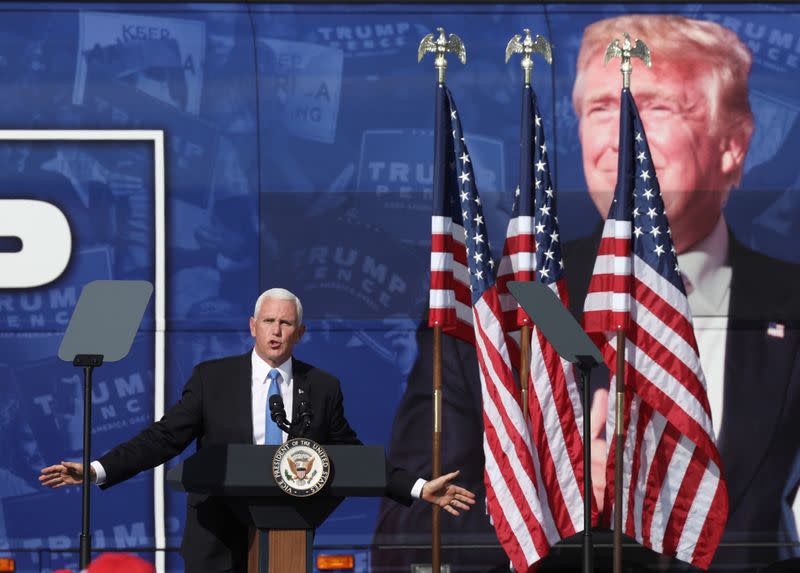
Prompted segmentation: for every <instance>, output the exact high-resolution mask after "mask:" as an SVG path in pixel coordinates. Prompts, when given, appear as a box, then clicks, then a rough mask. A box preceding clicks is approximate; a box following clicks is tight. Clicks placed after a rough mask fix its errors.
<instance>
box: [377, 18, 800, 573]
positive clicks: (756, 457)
mask: <svg viewBox="0 0 800 573" xmlns="http://www.w3.org/2000/svg"><path fill="white" fill-rule="evenodd" d="M622 32H628V33H629V34H630V35H631V37H632V38H637V37H638V38H642V39H644V40H645V41H646V43H647V45H648V46H649V48H650V50H651V53H652V54H653V58H652V62H653V67H652V69H647V68H646V67H645V66H644V65H641V62H639V61H638V60H635V61H634V64H633V65H634V72H633V76H632V81H631V92H632V93H633V95H634V97H635V98H636V102H637V105H638V107H639V110H640V113H641V116H642V119H643V122H644V125H645V129H646V132H647V137H648V142H649V144H650V150H651V153H652V154H653V161H654V163H655V167H656V172H657V175H658V179H659V182H660V185H661V190H662V194H663V197H664V203H665V205H666V211H667V215H668V217H669V220H670V225H671V233H672V240H673V242H674V244H675V248H676V249H677V251H678V261H679V265H680V268H681V271H682V274H683V277H684V282H685V285H686V290H687V293H688V296H689V305H690V307H691V310H692V315H693V317H694V327H695V333H696V335H697V341H698V345H699V350H700V359H701V363H702V366H703V370H704V372H705V376H706V380H707V382H708V394H709V401H710V404H711V410H712V417H713V421H714V429H715V432H716V435H717V439H718V446H719V449H720V453H721V456H722V461H723V464H724V471H725V476H726V478H727V484H728V495H729V502H730V512H729V519H728V526H727V528H726V534H725V537H724V538H723V542H725V541H741V542H744V541H746V542H756V543H761V542H767V543H772V544H774V545H772V546H769V545H762V546H760V547H756V546H750V547H738V548H726V549H725V550H724V551H720V552H718V554H717V559H718V562H722V561H725V562H734V561H735V562H738V563H740V564H743V563H769V562H771V561H774V560H775V559H777V558H778V557H779V556H780V553H779V548H778V546H777V542H780V541H786V540H794V541H796V540H797V530H796V525H795V523H794V519H793V516H792V511H791V505H792V502H793V500H794V498H795V495H796V492H797V479H798V476H796V475H794V476H792V465H793V464H796V463H797V462H796V460H797V457H798V453H799V452H800V448H799V447H798V446H800V353H799V352H798V351H800V336H798V334H797V332H796V326H797V324H798V318H800V298H798V297H797V296H795V292H796V290H797V288H798V286H800V269H799V268H798V267H797V266H795V265H791V264H789V263H786V262H783V261H779V260H776V259H772V258H769V257H766V256H764V255H761V254H759V253H756V252H754V251H752V250H750V249H748V248H747V247H746V246H745V245H743V244H742V243H740V242H739V241H737V240H736V238H735V237H734V236H733V234H732V232H731V230H730V228H729V227H728V225H727V224H726V221H725V216H724V211H723V209H724V207H725V205H726V202H727V199H728V194H729V193H730V191H731V188H732V187H733V186H735V185H736V184H738V182H739V180H740V178H741V176H742V169H743V165H744V159H745V156H746V153H747V150H748V146H749V143H750V137H751V134H752V132H753V116H752V113H751V110H750V104H749V100H748V76H749V72H750V66H751V60H752V58H751V54H750V52H749V50H748V49H747V47H746V46H745V45H744V44H743V43H742V41H741V40H740V39H739V37H738V36H737V35H736V34H735V33H733V32H732V31H731V30H729V29H726V28H724V27H722V26H720V25H718V24H715V23H712V22H707V21H700V20H694V19H690V18H685V17H682V16H674V15H626V16H620V17H615V18H610V19H607V20H602V21H598V22H596V23H593V24H591V25H590V26H588V27H587V28H586V30H585V32H584V36H583V40H582V43H581V47H580V52H579V55H578V60H577V71H576V76H575V83H574V89H573V106H574V108H575V112H576V115H577V117H578V120H579V136H580V141H581V145H582V152H583V168H584V175H585V178H586V184H587V188H588V191H589V194H590V196H591V198H592V200H593V202H594V204H595V206H596V207H597V210H598V213H599V214H600V216H601V217H605V216H606V214H607V213H608V210H609V206H610V203H611V200H612V198H613V191H614V187H615V183H616V174H617V144H618V126H619V97H620V96H619V93H620V85H621V82H620V73H619V69H618V67H617V66H613V65H608V66H603V54H604V52H605V49H606V47H607V46H608V43H609V41H610V39H612V38H617V37H620V36H621V35H622ZM562 224H563V221H562ZM562 228H563V227H562ZM601 230H602V226H601V225H600V226H598V227H597V229H596V230H595V232H594V233H593V234H591V235H590V236H588V237H585V238H583V239H579V240H576V241H572V242H569V243H566V244H565V245H564V250H563V257H564V264H565V269H566V273H567V283H568V286H569V296H570V306H571V310H572V312H573V314H574V315H575V317H576V318H577V319H580V317H581V315H582V309H583V301H584V298H585V296H586V292H587V289H588V285H589V280H590V277H591V273H592V268H593V264H594V259H595V256H596V254H597V248H598V245H599V241H600V233H601ZM425 324H427V321H425ZM431 339H432V333H431V331H430V330H429V329H427V327H423V328H421V329H420V330H419V332H418V345H419V346H418V347H419V357H418V360H417V363H416V364H415V366H414V368H413V369H412V372H411V375H410V376H409V381H408V388H407V391H406V394H405V396H404V398H403V401H402V403H401V405H400V406H399V408H398V413H397V417H396V419H395V421H394V429H393V439H392V444H391V453H390V456H391V459H392V461H393V462H394V463H403V464H404V465H406V466H407V467H413V468H415V469H416V470H417V471H424V470H425V468H426V467H427V463H428V462H427V461H428V460H429V459H430V458H429V456H430V445H429V444H427V442H429V441H430V440H429V438H428V436H427V430H428V427H427V426H426V424H425V421H426V420H428V419H430V416H431V413H430V375H431V374H430V373H431V371H432V354H431V348H432V345H431ZM443 384H444V390H443V395H444V396H445V404H444V412H443V414H442V418H443V424H444V430H443V432H444V443H445V444H446V445H447V449H446V453H445V454H444V456H445V457H444V462H443V463H447V464H448V465H450V466H452V467H460V468H462V469H463V473H462V479H463V480H464V483H465V486H466V487H469V488H471V489H473V491H475V492H476V493H477V495H478V497H479V499H480V498H482V497H483V495H484V491H485V490H484V488H483V485H482V479H483V456H482V452H481V449H480V444H481V432H482V428H481V422H480V421H481V403H480V384H479V380H478V367H477V363H476V359H475V352H474V349H473V348H472V347H470V346H469V345H467V344H465V343H463V342H461V341H458V340H456V339H455V338H453V337H449V336H445V337H443ZM593 386H595V387H598V386H599V387H601V389H599V390H597V391H596V392H595V397H594V400H593V402H594V403H593V406H592V409H591V414H592V417H593V418H592V426H593V428H594V431H593V435H592V455H593V467H592V478H593V480H594V487H595V496H596V498H597V499H598V500H599V501H602V491H603V488H604V487H605V465H606V455H607V454H606V451H607V446H606V441H605V438H604V436H603V435H602V431H603V429H604V427H605V407H606V402H607V394H608V391H607V390H606V389H605V388H607V386H608V371H607V370H605V369H596V372H595V374H594V376H593ZM415 429H416V430H417V433H416V434H414V431H415ZM448 435H449V436H450V438H449V439H448ZM423 513H425V515H422V514H423ZM429 521H430V519H429V517H428V515H427V512H424V511H423V510H421V509H420V508H416V509H414V510H412V511H410V512H407V513H400V512H398V511H396V510H395V509H394V508H392V507H390V506H389V505H388V504H385V503H384V504H383V506H382V510H381V513H380V516H379V521H378V525H377V529H376V534H375V537H376V540H386V539H391V538H394V539H395V540H398V535H397V534H398V533H400V532H404V531H412V530H413V531H419V532H420V534H422V532H423V531H430V526H429V525H428V522H429ZM463 524H464V525H469V526H470V530H469V531H465V530H464V528H462V527H459V526H460V525H462V524H461V523H459V524H452V525H453V528H452V529H451V530H450V532H449V533H451V535H452V537H451V540H452V541H456V540H458V539H459V538H460V539H461V542H462V543H464V542H467V543H468V542H469V541H468V540H469V535H470V534H479V533H483V534H484V535H487V534H486V532H490V533H489V534H488V535H491V531H492V529H491V526H490V525H489V524H488V520H487V519H486V518H485V516H483V515H480V514H478V512H473V514H472V515H470V516H468V518H467V519H466V520H464V522H463ZM399 537H402V535H400V536H399ZM475 557H476V558H480V555H478V554H476V555H475Z"/></svg>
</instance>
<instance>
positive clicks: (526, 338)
mask: <svg viewBox="0 0 800 573" xmlns="http://www.w3.org/2000/svg"><path fill="white" fill-rule="evenodd" d="M519 345H520V349H519V350H520V352H519V382H520V388H521V390H522V392H520V400H521V401H522V404H520V405H521V406H522V419H523V420H525V421H526V422H527V420H528V379H529V378H530V373H531V357H530V352H531V327H530V325H529V324H523V325H522V330H520V335H519Z"/></svg>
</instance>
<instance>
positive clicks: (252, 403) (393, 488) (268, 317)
mask: <svg viewBox="0 0 800 573" xmlns="http://www.w3.org/2000/svg"><path fill="white" fill-rule="evenodd" d="M302 312H303V310H302V305H301V304H300V301H299V300H298V299H297V297H295V296H294V295H293V294H292V293H290V292H289V291H287V290H284V289H271V290H268V291H266V292H265V293H263V294H262V295H261V297H259V299H258V301H257V302H256V306H255V311H254V314H253V317H251V319H250V333H251V335H252V336H253V337H254V338H255V347H254V348H253V350H252V352H248V353H246V354H243V355H240V356H231V357H226V358H221V359H218V360H211V361H208V362H203V363H201V364H198V365H197V366H196V367H195V369H194V371H193V372H192V375H191V377H190V378H189V381H188V382H187V383H186V386H185V387H184V389H183V394H182V395H181V399H180V400H179V401H178V403H177V404H175V405H174V406H173V407H172V408H170V410H169V411H167V412H166V414H164V417H163V418H162V419H161V420H160V421H158V422H155V423H154V424H152V425H151V426H149V427H148V428H146V429H145V430H143V431H142V432H141V433H140V434H139V435H137V436H136V437H134V438H133V439H131V440H129V441H127V442H125V443H123V444H121V445H119V446H117V447H116V448H114V449H112V450H111V451H109V452H108V453H106V454H105V455H104V456H102V457H101V458H100V459H99V460H97V461H94V462H92V464H91V468H90V472H91V479H92V481H93V482H95V483H97V484H98V485H100V487H101V488H106V487H110V486H112V485H115V484H117V483H119V482H122V481H124V480H126V479H128V478H130V477H133V476H134V475H136V474H137V473H139V472H141V471H144V470H147V469H150V468H153V467H155V466H158V465H160V464H163V463H164V462H166V461H167V460H169V459H171V458H172V457H174V456H175V455H177V454H178V453H180V452H181V451H183V450H184V449H185V448H186V446H188V445H189V444H190V443H191V442H192V441H194V440H195V439H196V440H197V448H198V449H200V448H203V447H206V446H211V445H215V444H252V443H255V444H265V443H267V444H275V443H281V442H282V441H283V440H285V439H286V436H285V434H282V432H281V431H280V429H279V428H278V427H277V426H276V425H275V424H274V423H273V422H272V421H271V420H270V419H269V416H268V397H269V396H272V395H277V394H280V395H281V396H282V397H283V400H284V403H285V404H286V408H287V410H288V411H290V412H292V420H293V421H297V420H298V419H299V418H298V416H297V414H298V405H299V402H300V400H299V397H300V396H301V395H303V396H305V397H306V398H307V401H308V402H309V403H310V404H311V408H312V411H313V418H312V420H313V421H312V424H311V428H310V431H309V432H308V433H307V434H306V435H307V436H308V437H310V438H311V439H313V440H315V441H317V442H319V443H321V444H360V443H361V442H360V441H359V440H358V438H357V436H356V433H355V432H354V431H353V429H352V428H351V427H350V425H349V424H348V423H347V419H346V418H345V415H344V405H343V397H342V391H341V387H340V384H339V380H337V379H336V378H335V377H333V376H332V375H330V374H328V373H327V372H324V371H322V370H320V369H318V368H315V367H314V366H311V365H310V364H306V363H305V362H301V361H299V360H297V359H295V358H293V357H292V350H293V349H294V346H295V345H296V344H297V343H298V342H299V341H300V339H301V338H302V336H303V334H304V332H305V326H304V325H303V323H302V319H303V316H302ZM388 470H389V472H388V485H387V489H386V495H387V496H388V497H390V498H391V499H393V500H395V501H397V502H399V503H402V504H404V505H411V503H412V501H413V499H414V498H422V499H424V500H425V501H428V502H429V503H433V504H436V505H439V506H440V507H442V508H444V509H445V510H446V511H448V512H450V513H452V514H454V515H458V514H459V510H468V509H469V507H470V505H471V504H473V503H474V495H473V494H472V493H471V492H469V491H468V490H466V489H464V488H461V487H458V486H456V485H453V484H452V483H451V481H452V480H453V479H454V478H455V477H456V475H457V474H458V472H453V473H450V474H447V475H444V476H442V477H440V478H437V479H435V480H432V481H428V482H426V481H425V480H421V479H418V480H414V479H413V478H412V477H411V475H410V474H409V473H408V472H407V471H405V470H403V469H401V468H392V467H389V468H388ZM39 479H40V481H41V482H42V483H43V484H44V485H47V486H50V487H61V486H64V485H74V484H79V483H81V480H82V479H83V466H82V464H79V463H74V462H61V463H60V464H56V465H53V466H50V467H47V468H44V469H43V470H42V473H41V476H40V478H39ZM181 553H182V555H183V557H184V560H185V562H186V570H187V571H188V572H203V573H206V572H212V571H242V570H244V568H245V563H246V561H245V558H246V553H247V527H246V526H244V525H243V524H241V523H239V522H238V520H237V519H236V518H235V517H234V515H233V514H232V513H231V511H230V510H229V509H228V507H227V506H226V505H225V503H224V502H223V501H222V500H221V499H219V498H216V497H213V496H204V495H194V494H190V495H189V497H188V500H187V516H186V528H185V530H184V539H183V544H182V546H181Z"/></svg>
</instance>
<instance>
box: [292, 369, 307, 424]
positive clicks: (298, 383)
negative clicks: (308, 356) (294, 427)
mask: <svg viewBox="0 0 800 573" xmlns="http://www.w3.org/2000/svg"><path fill="white" fill-rule="evenodd" d="M310 368H311V367H310V366H309V365H308V364H306V363H305V362H301V361H300V360H297V359H296V358H293V359H292V378H293V379H294V386H293V389H292V419H291V421H292V423H293V424H294V423H296V422H297V421H298V420H299V419H300V416H299V415H298V412H299V406H300V400H302V399H309V395H308V371H309V369H310Z"/></svg>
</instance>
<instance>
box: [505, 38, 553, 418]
mask: <svg viewBox="0 0 800 573" xmlns="http://www.w3.org/2000/svg"><path fill="white" fill-rule="evenodd" d="M522 31H523V33H524V35H525V36H524V38H523V36H521V35H520V34H517V35H515V36H514V37H512V38H511V40H509V41H508V44H507V45H506V63H508V60H509V59H510V58H511V55H512V54H522V58H521V59H520V67H522V71H523V82H524V86H525V89H524V90H523V98H527V97H529V94H528V90H529V89H530V87H531V81H532V76H533V54H534V53H537V52H538V53H539V54H541V55H542V56H543V57H544V59H545V61H546V62H547V63H548V64H552V63H553V54H552V49H551V47H550V42H548V41H547V39H546V38H544V37H542V36H539V35H538V34H537V35H536V39H533V37H532V36H531V31H530V30H529V29H528V28H524V29H523V30H522ZM525 109H526V108H525V101H523V102H522V110H523V113H522V122H523V123H522V138H523V139H524V138H526V137H532V135H531V133H530V126H529V125H526V122H529V121H530V118H528V117H525V115H526V114H525ZM521 147H522V148H525V146H521ZM528 149H529V147H528ZM522 155H524V152H523V153H522ZM531 161H532V158H531V157H522V158H521V160H520V166H519V168H520V187H519V188H518V191H520V193H526V194H528V195H527V197H530V193H531V189H530V183H531V181H530V178H529V176H527V175H526V173H530V169H531V165H530V163H531ZM524 170H528V171H524ZM523 187H525V188H524V189H523ZM532 263H533V261H531V271H532V272H535V271H533V264H532ZM533 278H535V277H532V278H531V280H533ZM519 312H521V311H519ZM519 344H520V357H519V381H520V390H521V392H520V400H521V402H522V404H521V406H522V418H523V419H524V420H526V421H527V420H528V393H529V391H530V389H529V378H530V368H531V359H530V356H531V355H530V352H531V326H530V319H529V318H528V317H527V316H526V317H525V323H524V324H523V325H522V328H521V329H520V341H519Z"/></svg>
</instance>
